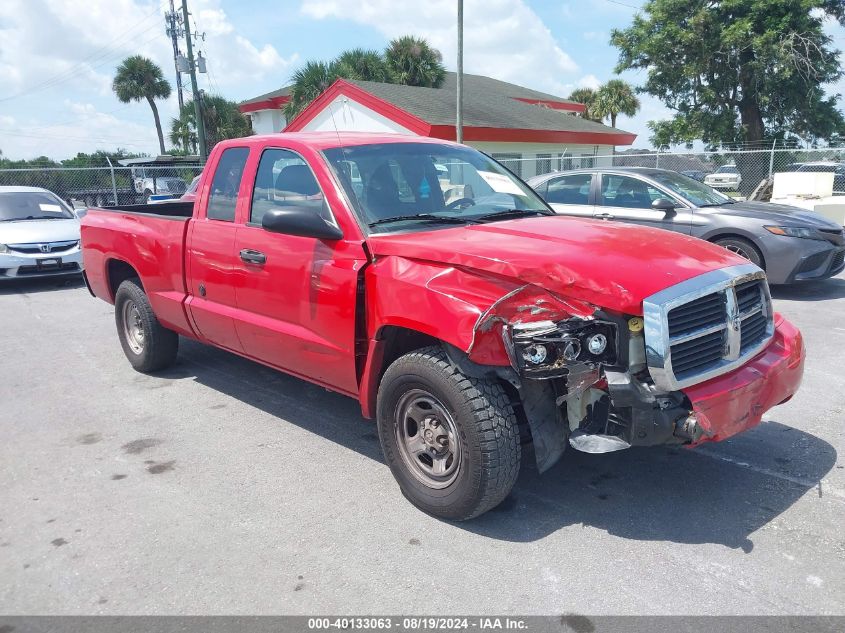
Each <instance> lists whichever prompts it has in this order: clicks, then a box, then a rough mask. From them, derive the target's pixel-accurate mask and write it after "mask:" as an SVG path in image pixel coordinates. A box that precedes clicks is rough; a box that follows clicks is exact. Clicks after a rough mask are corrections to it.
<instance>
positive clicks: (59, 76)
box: [0, 6, 161, 102]
mask: <svg viewBox="0 0 845 633" xmlns="http://www.w3.org/2000/svg"><path fill="white" fill-rule="evenodd" d="M160 10H161V6H158V7H156V9H155V11H153V13H150V14H148V15H146V16H145V17H143V18H142V19H141V20H139V21H138V22H137V23H135V24H134V25H133V26H132V27H131V28H130V29H128V30H127V31H124V32H123V33H121V34H120V35H118V36H117V37H115V38H113V39H112V40H110V41H109V42H108V43H107V44H105V45H103V46H101V47H100V48H98V49H96V50H95V51H94V52H93V53H91V54H89V55H87V56H86V57H84V58H83V59H81V60H80V61H78V62H77V63H75V64H74V65H73V66H71V67H70V68H68V69H67V70H64V71H62V72H60V73H56V74H55V75H53V76H51V77H48V78H47V79H44V80H42V81H40V82H38V83H37V84H35V85H34V86H30V87H29V88H28V89H26V90H23V91H21V92H19V93H18V94H15V95H10V96H8V97H2V98H0V102H4V101H11V100H12V99H18V98H20V97H25V96H28V95H31V94H34V93H36V92H40V91H42V90H46V89H48V88H54V87H56V86H59V85H61V84H63V83H65V82H67V81H70V80H71V79H74V78H76V77H77V76H78V75H79V74H80V73H81V72H84V71H87V70H89V69H94V68H99V67H100V66H102V65H103V64H105V63H108V62H109V61H111V60H113V59H114V57H115V56H120V55H122V54H123V51H122V50H118V49H117V48H115V47H113V46H112V45H113V44H115V43H116V42H120V43H119V46H125V45H126V44H128V43H130V42H133V41H134V40H136V39H137V38H138V37H140V36H141V35H143V34H145V33H147V32H148V31H150V30H151V29H153V28H155V27H157V26H158V25H159V24H158V18H157V17H156V22H155V23H154V24H152V25H151V26H149V27H147V28H146V29H144V30H143V31H140V32H138V33H135V34H134V35H131V36H130V37H128V38H127V36H129V35H130V33H132V31H133V30H135V29H137V28H138V27H140V26H141V25H142V24H144V23H145V22H147V21H148V20H149V19H150V18H151V17H152V16H153V15H156V14H158V12H159V11H160ZM149 41H151V40H146V41H145V42H143V43H142V44H141V45H142V46H143V44H146V43H147V42H149ZM100 60H103V61H100ZM92 61H100V63H98V64H96V65H93V66H92V65H91V64H90V62H92Z"/></svg>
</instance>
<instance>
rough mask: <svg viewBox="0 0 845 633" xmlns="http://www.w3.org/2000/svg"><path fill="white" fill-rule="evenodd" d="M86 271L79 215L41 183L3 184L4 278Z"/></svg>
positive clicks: (0, 269) (0, 276)
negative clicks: (83, 268) (38, 185)
mask: <svg viewBox="0 0 845 633" xmlns="http://www.w3.org/2000/svg"><path fill="white" fill-rule="evenodd" d="M81 272H82V253H81V251H80V249H79V218H78V217H77V215H76V213H74V212H73V211H72V210H71V209H70V208H69V207H68V206H67V205H66V204H65V203H64V201H62V200H61V199H60V198H59V197H58V196H57V195H56V194H54V193H52V192H50V191H47V190H46V189H41V188H40V187H8V186H4V187H0V281H2V280H6V279H12V278H18V279H22V278H32V277H48V276H52V275H72V274H79V273H81Z"/></svg>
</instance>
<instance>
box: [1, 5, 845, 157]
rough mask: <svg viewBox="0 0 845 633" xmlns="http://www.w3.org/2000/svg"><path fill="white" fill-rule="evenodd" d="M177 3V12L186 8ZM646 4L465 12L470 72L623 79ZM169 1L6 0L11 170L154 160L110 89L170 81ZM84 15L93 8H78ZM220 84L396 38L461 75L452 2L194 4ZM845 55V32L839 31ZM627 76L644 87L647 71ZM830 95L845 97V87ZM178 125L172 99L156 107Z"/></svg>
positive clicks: (226, 87) (559, 90)
mask: <svg viewBox="0 0 845 633" xmlns="http://www.w3.org/2000/svg"><path fill="white" fill-rule="evenodd" d="M180 2H181V0H176V4H177V7H178V6H179V4H180ZM642 3H643V0H589V1H581V2H577V1H555V0H465V35H464V37H465V52H464V59H465V62H464V63H465V69H466V71H467V72H476V73H479V74H485V75H489V76H492V77H496V78H498V79H502V80H505V81H511V82H514V83H519V84H522V85H525V86H528V87H531V88H535V89H538V90H543V91H546V92H551V93H553V94H558V95H561V96H566V95H568V94H569V92H570V91H571V90H572V89H573V88H575V87H578V86H584V85H586V86H595V85H597V84H598V83H599V82H603V81H606V80H607V79H609V78H611V77H612V76H613V67H614V66H615V63H616V59H617V54H616V50H615V49H613V48H612V47H611V46H610V45H609V43H608V40H609V35H610V31H611V29H613V28H624V27H625V26H627V25H628V24H630V22H631V19H632V18H633V16H634V14H635V13H636V11H637V8H638V7H639V6H641V5H642ZM167 5H168V0H85V2H84V3H82V2H80V1H78V0H77V1H74V0H3V2H0V150H2V151H3V153H4V155H5V156H8V157H10V158H31V157H34V156H37V155H40V154H45V155H47V156H50V157H53V158H66V157H69V156H72V155H75V154H76V152H77V151H86V152H90V151H93V150H95V149H99V148H102V149H113V148H116V147H118V146H122V147H126V148H128V149H130V150H133V151H147V152H155V151H156V148H157V143H156V137H155V132H154V128H153V126H152V115H151V113H150V110H149V107H148V106H147V104H146V103H137V104H130V105H124V104H121V103H120V102H118V101H117V99H116V98H115V97H114V95H113V94H112V93H111V90H110V82H111V78H112V75H113V72H114V68H115V67H116V65H117V64H118V63H119V62H120V60H121V59H122V58H123V57H125V56H127V55H130V54H134V53H142V54H144V55H147V56H149V57H152V58H153V59H154V60H156V61H157V62H158V63H159V64H160V65H161V66H162V68H163V69H164V70H165V74H166V76H167V78H168V79H169V80H170V81H171V82H173V76H174V71H173V62H172V55H171V48H170V42H169V39H168V38H166V37H165V35H164V27H163V17H162V16H163V11H164V10H165V8H166V7H167ZM83 6H84V7H85V8H84V9H83V8H82V7H83ZM189 6H190V9H191V11H192V13H193V19H194V20H195V23H196V28H198V29H199V30H202V31H204V32H205V33H206V38H205V41H201V42H199V47H200V48H201V49H202V50H203V51H204V53H205V54H206V56H207V58H208V62H209V69H210V72H209V73H208V74H207V75H201V76H200V87H201V88H205V89H206V90H209V91H211V92H218V93H220V94H222V95H223V96H225V97H227V98H230V99H233V100H242V99H247V98H250V97H253V96H256V95H258V94H261V93H263V92H267V91H270V90H274V89H276V88H278V87H280V86H282V85H284V84H285V83H286V82H287V81H288V79H289V78H290V76H291V73H292V72H293V71H294V70H295V69H296V68H297V66H299V65H301V64H302V63H303V62H304V61H306V60H309V59H324V60H326V59H330V58H332V57H334V56H335V55H336V54H337V53H338V52H340V51H341V50H344V49H346V48H352V47H357V46H361V47H365V48H375V49H382V48H383V47H384V46H385V44H386V43H387V42H388V41H389V40H390V39H391V38H392V37H396V36H398V35H402V34H406V33H412V34H415V35H420V36H423V37H426V38H427V39H428V40H429V41H430V42H432V43H433V44H434V45H435V46H436V47H438V48H439V49H440V50H441V51H442V52H443V54H444V63H445V64H446V66H447V67H448V68H449V69H450V70H453V69H454V67H455V39H456V31H455V20H454V16H455V0H412V1H408V0H238V1H234V0H189ZM829 30H830V33H831V35H833V37H834V38H835V41H836V44H837V45H838V46H839V47H841V48H845V29H842V28H841V27H839V26H838V25H831V26H830V27H829ZM623 78H624V79H626V80H627V81H629V82H630V83H632V84H635V85H636V84H638V83H641V82H642V81H643V76H642V75H641V74H638V73H626V74H625V75H623ZM831 90H832V91H833V92H837V91H842V92H845V90H843V89H842V88H841V87H840V86H833V87H831ZM641 99H642V104H643V107H642V110H641V111H640V112H639V113H638V115H637V116H635V117H633V118H630V119H629V118H626V117H620V119H619V121H618V122H617V126H618V127H621V128H623V129H626V130H629V131H631V132H635V133H636V134H638V139H637V142H636V143H635V147H647V146H648V130H647V128H646V122H647V121H649V120H653V119H659V118H665V117H667V116H669V114H670V113H669V111H668V110H666V109H665V108H664V107H663V106H662V104H661V103H660V102H659V101H657V100H655V99H652V98H650V97H648V96H646V95H643V96H642V97H641ZM160 109H161V115H162V120H163V121H164V122H165V124H166V126H167V125H169V121H170V119H171V117H173V116H174V115H175V113H176V97H175V95H174V96H172V97H171V98H170V99H169V100H168V101H166V102H162V103H161V104H160Z"/></svg>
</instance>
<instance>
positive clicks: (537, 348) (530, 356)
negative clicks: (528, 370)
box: [522, 345, 549, 365]
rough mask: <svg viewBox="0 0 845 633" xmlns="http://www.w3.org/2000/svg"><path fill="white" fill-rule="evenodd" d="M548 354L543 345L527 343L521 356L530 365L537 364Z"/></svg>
mask: <svg viewBox="0 0 845 633" xmlns="http://www.w3.org/2000/svg"><path fill="white" fill-rule="evenodd" d="M548 355H549V351H548V350H547V349H546V346H545V345H529V346H528V347H526V348H525V351H523V352H522V357H523V358H524V359H525V360H527V361H528V362H529V363H531V364H532V365H539V364H540V363H542V362H543V361H544V360H546V357H547V356H548Z"/></svg>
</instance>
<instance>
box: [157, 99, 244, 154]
mask: <svg viewBox="0 0 845 633" xmlns="http://www.w3.org/2000/svg"><path fill="white" fill-rule="evenodd" d="M202 117H203V123H204V124H205V141H206V145H207V147H208V150H209V151H211V148H212V147H214V146H215V145H216V144H217V143H219V142H220V141H223V140H226V139H229V138H241V137H243V136H249V135H250V134H252V127H251V126H250V123H249V119H247V118H246V117H245V116H244V115H243V114H241V111H240V110H238V104H237V103H235V102H234V101H229V100H228V99H225V98H223V97H221V96H220V95H203V97H202ZM196 122H197V118H196V114H195V111H194V104H193V102H190V101H189V102H188V103H186V104H185V105H183V106H182V110H181V111H180V113H179V118H176V119H172V120H171V122H170V142H171V143H173V145H175V146H176V147H177V149H178V153H183V154H187V153H190V154H196V153H197V125H196Z"/></svg>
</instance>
